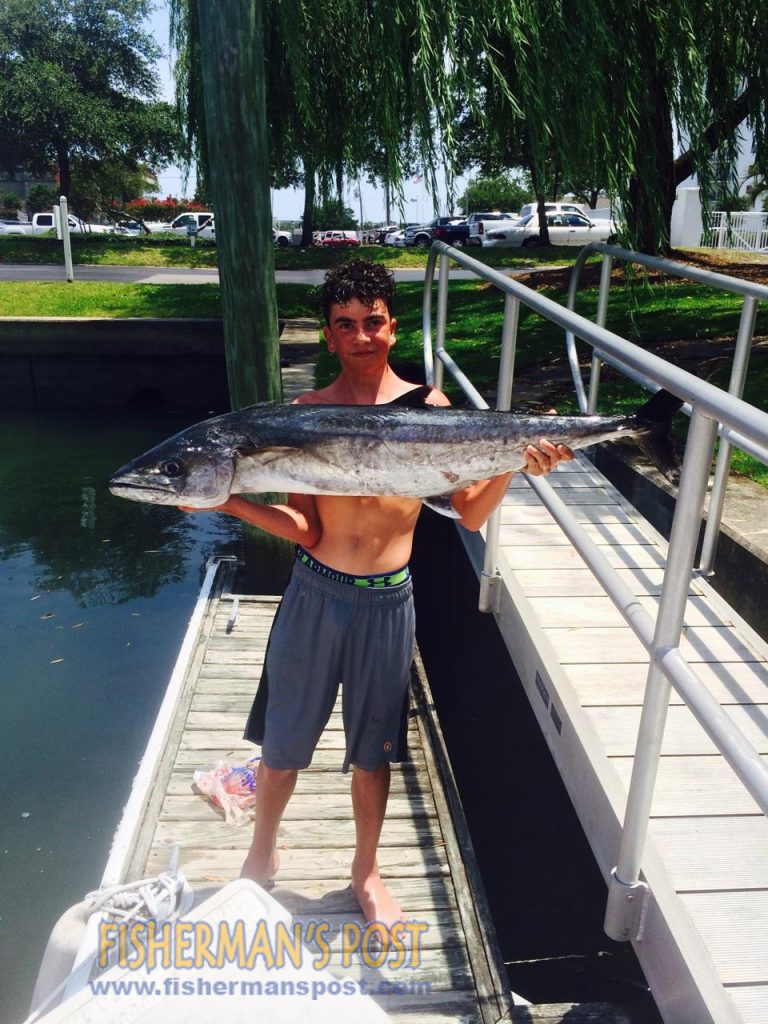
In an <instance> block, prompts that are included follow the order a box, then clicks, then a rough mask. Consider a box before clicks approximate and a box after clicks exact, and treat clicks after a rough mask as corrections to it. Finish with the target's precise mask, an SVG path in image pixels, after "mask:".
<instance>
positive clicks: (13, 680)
mask: <svg viewBox="0 0 768 1024" xmlns="http://www.w3.org/2000/svg"><path fill="white" fill-rule="evenodd" d="M187 422H189V417H187V419H186V420H181V419H178V418H174V417H172V416H170V415H164V416H155V417H154V418H149V417H147V416H141V417H138V416H136V417H131V418H128V417H119V416H116V417H111V418H109V419H94V418H93V417H88V419H85V418H81V417H76V416H65V415H57V416H55V417H54V416H46V417H41V416H33V415H28V414H9V413H7V412H0V751H1V752H2V771H1V772H0V821H1V822H2V826H1V827H0V1020H2V1022H3V1024H6V1022H18V1021H21V1020H23V1019H24V1018H25V1017H26V1015H27V1012H28V1009H29V999H30V996H31V992H32V987H33V985H34V979H35V977H36V973H37V968H38V965H39V962H40V958H41V956H42V953H43V949H44V946H45V943H46V941H47V938H48V934H49V932H50V929H51V926H52V925H53V923H54V922H55V920H56V919H57V917H58V916H59V914H60V913H61V912H62V911H63V910H65V909H66V908H67V907H68V906H70V905H71V904H73V903H75V902H77V901H78V900H80V899H81V898H82V896H83V895H84V894H85V893H86V892H87V891H89V890H91V889H94V888H96V887H97V886H98V883H99V880H100V878H101V873H102V870H103V868H104V865H105V863H106V858H107V854H108V851H109V844H110V840H111V837H112V834H113V832H114V829H115V827H116V825H117V822H118V819H119V816H120V814H121V812H122V808H123V805H124V804H125V801H126V799H127V797H128V793H129V790H130V787H131V782H132V779H133V776H134V774H135V771H136V767H137V763H138V761H139V759H140V758H141V755H142V753H143V750H144V746H145V744H146V742H147V739H148V736H149V732H150V729H151V727H152V723H153V721H154V717H155V714H156V712H157V709H158V707H159V705H160V702H161V700H162V697H163V693H164V691H165V687H166V684H167V682H168V678H169V676H170V673H171V671H172V669H173V664H174V661H175V659H176V655H177V653H178V649H179V646H180V643H181V640H182V637H183V635H184V631H185V629H186V625H187V622H188V620H189V616H190V615H191V613H192V609H193V606H194V602H195V598H196V595H197V592H198V590H199V587H200V583H201V581H202V577H203V575H204V563H205V559H206V558H207V557H208V556H209V555H211V554H214V553H217V552H227V551H228V552H234V551H236V550H237V548H238V544H239V530H238V527H237V525H236V524H235V522H234V521H233V520H230V519H226V518H225V517H224V516H217V515H210V514H202V515H194V516H186V515H184V514H182V513H180V512H177V511H176V510H175V509H172V508H160V507H157V506H149V505H140V504H135V503H133V502H128V501H123V500H121V499H119V498H114V497H112V496H111V495H110V494H109V492H108V490H107V488H106V481H107V479H108V478H109V475H110V473H111V472H112V471H114V470H115V469H116V468H117V467H118V466H120V465H122V464H123V463H124V462H126V461H127V460H128V459H129V458H131V457H132V456H135V455H137V454H139V453H140V452H142V451H144V450H145V449H146V448H148V447H150V446H151V445H153V444H155V443H157V442H158V441H159V440H161V439H162V438H164V437H167V436H168V435H169V434H172V433H174V432H175V431H176V430H179V429H181V427H182V426H184V425H185V424H186V423H187Z"/></svg>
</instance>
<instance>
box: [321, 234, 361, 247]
mask: <svg viewBox="0 0 768 1024" xmlns="http://www.w3.org/2000/svg"><path fill="white" fill-rule="evenodd" d="M317 244H318V245H332V246H344V245H349V246H353V245H360V240H359V238H358V237H357V235H356V234H355V232H354V231H324V232H323V233H322V235H321V236H320V238H319V239H318V243H317Z"/></svg>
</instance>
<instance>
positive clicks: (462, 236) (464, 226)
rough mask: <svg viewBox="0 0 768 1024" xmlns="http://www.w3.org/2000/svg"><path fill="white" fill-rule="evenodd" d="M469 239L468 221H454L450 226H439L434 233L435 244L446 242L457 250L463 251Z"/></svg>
mask: <svg viewBox="0 0 768 1024" xmlns="http://www.w3.org/2000/svg"><path fill="white" fill-rule="evenodd" d="M468 239H469V224H468V223H467V221H466V220H454V221H452V222H451V223H450V224H438V225H437V226H436V227H435V228H434V229H433V231H432V241H433V242H445V243H446V244H447V245H452V246H453V247H454V248H455V249H462V248H463V247H464V246H465V245H466V244H467V241H468Z"/></svg>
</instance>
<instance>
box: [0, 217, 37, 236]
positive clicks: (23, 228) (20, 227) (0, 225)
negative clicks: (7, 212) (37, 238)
mask: <svg viewBox="0 0 768 1024" xmlns="http://www.w3.org/2000/svg"><path fill="white" fill-rule="evenodd" d="M31 234H32V232H31V231H30V225H29V224H23V223H22V222H21V221H20V220H0V235H31Z"/></svg>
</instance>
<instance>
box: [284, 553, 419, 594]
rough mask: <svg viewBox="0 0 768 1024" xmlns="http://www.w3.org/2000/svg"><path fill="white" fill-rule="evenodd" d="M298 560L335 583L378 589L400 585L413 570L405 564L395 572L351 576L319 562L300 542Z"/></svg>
mask: <svg viewBox="0 0 768 1024" xmlns="http://www.w3.org/2000/svg"><path fill="white" fill-rule="evenodd" d="M296 560H297V561H298V562H301V564H302V565H305V566H306V567H307V568H308V569H311V570H312V572H316V573H317V574H318V576H322V577H323V578H324V579H327V580H332V581H333V582H334V583H346V584H348V585H349V586H351V587H376V588H378V589H382V588H384V587H399V586H402V584H403V583H407V582H408V580H410V578H411V570H410V568H409V567H408V566H407V565H404V566H403V568H402V569H395V570H394V572H384V573H380V574H378V575H373V576H350V575H349V573H346V572H339V570H338V569H333V568H331V566H330V565H324V564H323V563H322V562H318V560H317V559H316V558H313V557H312V555H310V553H309V552H308V551H305V550H304V548H303V547H302V546H301V545H300V544H297V545H296Z"/></svg>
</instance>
